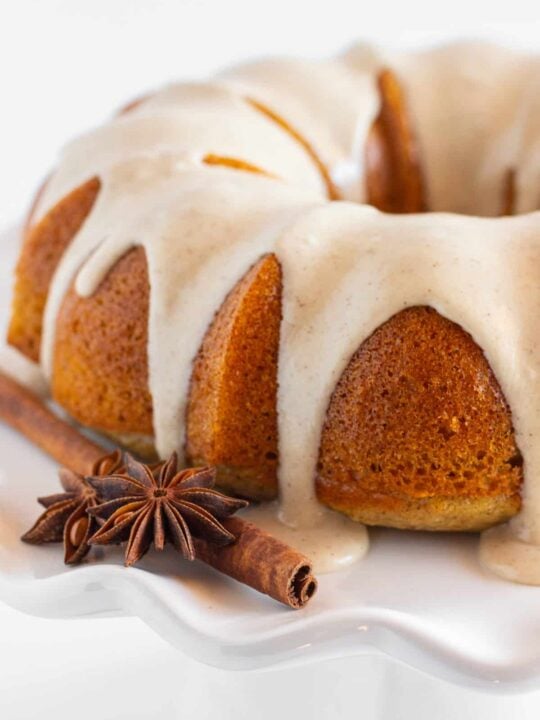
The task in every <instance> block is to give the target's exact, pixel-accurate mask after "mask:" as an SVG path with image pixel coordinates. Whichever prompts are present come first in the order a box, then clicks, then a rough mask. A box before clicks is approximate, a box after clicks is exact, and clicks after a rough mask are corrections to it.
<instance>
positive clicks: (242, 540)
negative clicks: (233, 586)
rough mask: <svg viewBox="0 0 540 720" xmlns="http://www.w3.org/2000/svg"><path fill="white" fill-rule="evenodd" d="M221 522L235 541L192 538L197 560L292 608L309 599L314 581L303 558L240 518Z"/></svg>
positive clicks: (310, 569) (313, 590)
mask: <svg viewBox="0 0 540 720" xmlns="http://www.w3.org/2000/svg"><path fill="white" fill-rule="evenodd" d="M221 522H222V523H223V525H224V526H225V527H226V528H227V530H229V531H230V532H232V534H233V535H234V536H235V537H236V541H235V542H234V543H233V544H232V545H225V546H224V547H223V546H222V547H219V546H218V545H215V544H212V543H207V542H203V541H202V540H197V539H196V540H195V551H196V553H197V558H198V559H199V560H202V561H203V562H205V563H207V564H208V565H211V566H212V567H214V568H216V570H219V571H220V572H222V573H225V575H228V576H229V577H232V578H234V579H235V580H238V581H239V582H241V583H244V584H245V585H249V586H250V587H252V588H255V590H258V591H259V592H262V593H265V594H266V595H270V597H273V598H274V599H275V600H278V601H279V602H282V603H284V604H285V605H289V607H291V608H294V609H298V608H301V607H303V606H304V605H305V604H306V603H307V602H308V600H310V598H311V597H313V595H314V594H315V592H316V590H317V581H316V579H315V577H314V576H313V569H312V567H311V563H310V561H309V560H308V559H307V558H306V557H305V555H302V553H300V552H298V551H297V550H294V548H291V547H289V545H286V544H285V543H284V542H281V540H278V539H277V538H275V537H274V536H273V535H270V534H269V533H267V532H265V531H264V530H262V529H261V528H259V527H257V526H256V525H253V523H250V522H247V521H246V520H242V518H239V517H231V518H227V519H226V520H222V521H221Z"/></svg>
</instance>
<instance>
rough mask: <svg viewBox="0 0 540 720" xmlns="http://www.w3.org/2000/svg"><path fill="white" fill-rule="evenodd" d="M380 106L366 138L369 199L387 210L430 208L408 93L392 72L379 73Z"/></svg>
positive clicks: (373, 203) (396, 211)
mask: <svg viewBox="0 0 540 720" xmlns="http://www.w3.org/2000/svg"><path fill="white" fill-rule="evenodd" d="M378 85H379V95H380V98H381V107H380V110H379V114H378V115H377V117H376V118H375V120H374V122H373V125H372V126H371V129H370V132H369V134H368V137H367V140H366V147H365V150H364V155H365V166H366V192H367V202H368V203H369V204H370V205H373V206H374V207H376V208H378V209H379V210H382V211H383V212H388V213H415V212H424V211H425V210H427V202H426V191H425V186H424V179H423V172H422V167H421V163H420V158H419V154H418V148H417V144H416V138H415V136H414V133H413V130H412V127H411V125H410V119H409V113H408V111H407V104H406V100H405V95H404V93H403V90H402V88H401V86H400V83H399V81H398V79H397V78H396V76H395V75H394V73H393V72H391V71H390V70H383V71H382V72H381V73H380V75H379V77H378Z"/></svg>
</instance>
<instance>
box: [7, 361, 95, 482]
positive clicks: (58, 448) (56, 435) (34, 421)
mask: <svg viewBox="0 0 540 720" xmlns="http://www.w3.org/2000/svg"><path fill="white" fill-rule="evenodd" d="M0 418H2V420H4V421H5V422H6V423H7V424H8V425H11V427H13V428H15V430H18V431H19V432H20V433H21V434H22V435H24V436H25V437H27V438H28V439H29V440H31V441H32V442H33V443H34V444H35V445H37V446H38V447H40V448H41V449H42V450H44V451H45V452H46V453H47V454H48V455H50V456H51V457H53V458H54V459H55V460H56V461H57V462H58V463H59V464H60V465H63V466H64V467H68V468H69V469H70V470H74V471H75V472H78V473H82V474H84V473H87V472H89V471H90V468H91V467H92V465H93V464H94V462H95V461H96V460H97V459H98V458H100V457H101V456H102V455H103V454H104V453H105V452H106V451H105V450H104V449H103V447H101V446H100V445H98V444H97V443H95V442H92V441H91V440H88V438H85V437H84V435H81V433H80V432H78V431H77V430H76V429H75V428H74V427H72V426H71V425H69V424H68V423H67V422H65V421H64V420H61V419H60V418H59V417H58V416H57V415H55V414H54V413H53V412H52V411H51V410H49V408H48V407H47V406H46V405H45V404H44V403H43V402H42V401H41V400H40V399H39V398H38V397H37V396H36V395H34V394H33V393H32V392H30V391H29V390H27V389H26V388H25V387H23V386H22V385H19V383H17V382H15V380H12V379H11V378H9V377H8V376H7V375H4V374H3V373H0Z"/></svg>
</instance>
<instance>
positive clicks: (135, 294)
mask: <svg viewBox="0 0 540 720" xmlns="http://www.w3.org/2000/svg"><path fill="white" fill-rule="evenodd" d="M148 300H149V286H148V272H147V265H146V256H145V253H144V250H143V249H142V248H134V249H133V250H131V251H130V252H128V253H127V254H126V255H124V257H123V258H121V259H120V260H119V262H118V263H117V264H116V265H115V266H114V267H113V268H112V270H111V271H110V272H109V273H108V275H107V276H106V278H105V279H104V281H103V282H102V283H101V284H100V286H99V288H98V289H97V291H96V292H95V293H94V294H93V295H92V296H91V297H89V298H84V297H80V296H79V295H77V293H76V292H75V290H74V289H73V288H71V290H70V291H69V292H68V294H67V295H66V298H65V299H64V302H63V303H62V307H61V309H60V313H59V315H58V319H57V323H56V342H55V349H54V364H53V381H52V393H53V397H54V399H55V400H56V401H57V402H58V403H59V404H60V405H62V407H64V408H65V409H66V410H67V411H68V412H69V413H70V414H71V415H72V416H73V417H74V418H75V419H77V420H79V421H80V422H81V423H83V424H84V425H88V426H90V427H92V428H95V429H98V430H103V431H105V432H108V433H113V434H119V433H120V434H121V433H137V434H148V435H151V434H152V400H151V397H150V393H149V391H148V361H147V354H146V345H147V336H148V328H147V325H148Z"/></svg>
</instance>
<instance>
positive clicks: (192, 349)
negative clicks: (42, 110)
mask: <svg viewBox="0 0 540 720" xmlns="http://www.w3.org/2000/svg"><path fill="white" fill-rule="evenodd" d="M539 81H540V62H539V60H538V58H534V57H528V56H523V55H518V54H516V53H514V52H510V51H506V50H502V49H500V48H496V47H493V46H491V45H483V44H480V45H479V44H472V43H468V44H460V45H453V46H448V47H443V48H439V49H435V50H429V51H424V52H420V53H414V54H394V55H389V54H387V53H381V52H378V51H376V50H373V49H372V48H369V47H365V46H358V47H355V48H353V49H352V50H350V51H348V52H347V53H345V54H344V55H342V56H340V57H338V58H335V59H332V60H327V61H301V60H269V61H262V62H257V63H252V64H247V65H243V66H241V67H238V68H234V69H232V70H230V71H228V72H226V73H224V74H222V75H221V76H219V77H218V78H217V79H216V80H215V81H212V82H209V83H198V84H180V85H173V86H171V87H168V88H165V89H164V90H162V91H160V92H156V93H153V94H149V95H147V96H146V97H144V98H142V99H140V100H138V101H136V102H133V103H130V105H129V106H126V107H125V108H124V110H123V111H122V112H121V113H120V114H118V115H117V116H116V117H115V118H114V119H112V120H111V121H110V122H108V123H107V124H106V125H104V126H103V127H101V128H98V129H97V130H93V131H91V132H90V133H88V134H87V135H85V136H83V137H81V138H79V139H77V140H75V141H74V142H72V143H71V144H69V145H68V146H67V147H66V148H65V149H64V151H63V154H62V156H61V159H60V162H59V164H58V167H57V168H56V169H55V170H54V172H53V173H52V175H51V176H50V177H49V179H48V180H47V181H46V183H45V185H44V187H43V188H42V190H41V191H40V193H39V194H38V197H37V199H36V201H35V203H34V205H33V208H32V210H31V212H30V217H29V219H28V223H27V226H26V229H25V233H24V243H23V247H22V251H21V255H20V259H19V262H18V265H17V269H16V280H15V291H14V298H13V306H12V315H11V323H10V327H9V335H8V342H9V343H10V345H11V346H13V347H14V348H16V349H17V350H18V351H19V352H20V353H22V354H23V355H24V356H26V358H28V361H29V362H30V361H31V362H33V363H39V364H40V366H41V368H42V370H43V373H44V375H45V377H46V379H47V381H48V383H49V386H50V391H51V394H52V397H53V399H54V400H55V401H56V402H57V403H58V404H59V405H60V406H61V407H62V408H64V409H65V410H66V411H67V412H68V413H69V414H70V415H71V416H72V417H73V418H74V419H76V420H77V421H78V422H79V423H81V424H82V425H84V426H87V427H89V428H93V429H95V430H98V431H100V432H102V433H105V434H106V435H109V436H111V437H113V438H114V439H116V440H117V441H119V442H121V443H122V444H124V445H125V446H128V447H130V448H131V449H133V450H135V451H137V452H138V453H140V454H141V455H143V456H152V455H154V454H158V455H160V456H164V455H166V454H167V453H169V452H170V451H172V450H174V449H176V450H178V451H180V452H181V453H182V454H183V457H184V458H185V460H186V462H187V463H190V464H199V463H210V464H212V465H216V466H217V468H218V475H219V482H220V484H221V486H222V487H223V488H225V489H226V490H227V491H229V492H231V493H235V494H239V495H242V496H244V497H248V498H250V499H254V500H261V501H267V500H274V499H275V498H278V497H279V505H278V511H279V517H280V520H281V522H282V530H281V531H280V532H282V533H286V532H288V533H290V534H292V536H293V542H294V544H296V545H300V546H304V547H306V546H307V550H308V551H309V552H310V553H311V554H312V555H315V558H316V559H318V560H319V565H320V566H321V565H322V566H330V565H338V566H339V565H340V564H342V563H344V562H346V561H348V560H350V559H352V558H353V557H354V556H357V555H359V554H361V553H362V552H363V551H364V550H365V549H366V546H367V544H366V543H367V541H366V533H365V530H364V528H363V525H361V524H360V523H362V524H367V525H384V526H390V527H396V528H410V529H421V530H484V529H486V528H491V527H492V526H495V525H498V524H500V523H503V522H505V521H508V520H510V519H511V518H513V519H512V521H511V523H510V524H509V525H508V526H505V527H504V530H502V531H500V530H498V529H497V530H495V531H494V530H491V531H490V532H489V534H486V535H485V536H484V540H483V550H482V553H483V557H484V559H485V561H486V562H487V563H488V564H490V565H491V566H492V567H493V568H495V569H496V570H497V571H498V572H499V573H501V574H505V575H508V576H510V575H512V576H513V577H514V578H516V579H522V580H523V579H525V580H526V581H527V582H539V583H540V559H539V560H538V562H537V561H536V559H535V561H534V563H533V564H534V568H533V570H531V567H532V565H531V563H530V562H529V565H528V566H527V567H528V569H525V561H524V557H525V554H527V553H528V554H527V558H530V557H532V555H531V553H532V554H534V545H535V543H537V542H538V543H540V507H538V505H539V503H540V498H538V499H537V496H539V495H540V485H539V480H537V477H538V476H540V442H539V439H540V391H539V389H537V386H538V377H539V373H540V343H539V342H538V340H539V334H538V331H537V329H536V324H537V323H536V317H537V312H538V307H539V301H540V286H539V284H538V282H537V277H536V276H537V272H538V268H540V214H537V213H535V212H534V211H535V210H537V209H538V207H539V204H540V182H539V180H540V93H538V92H537V84H538V82H539ZM503 215H505V216H508V217H502V216H503ZM473 216H477V217H473ZM524 479H525V486H524V489H523V490H522V482H523V480H524ZM325 506H326V507H325ZM261 507H271V508H272V512H275V508H276V505H275V504H274V503H270V504H268V503H266V504H264V505H262V506H261ZM335 511H338V512H335ZM254 512H255V513H257V517H258V518H259V521H260V522H267V523H270V522H277V521H274V520H272V521H271V520H270V519H269V513H268V511H266V510H261V509H260V508H259V509H256V510H254ZM263 515H264V516H265V517H263ZM514 516H516V517H514ZM265 518H266V519H265ZM353 521H357V522H353ZM503 534H504V537H503ZM527 543H529V544H527ZM509 548H510V549H509ZM523 548H526V549H527V553H525V551H524V550H523ZM531 548H532V549H531ZM520 563H521V565H520ZM510 566H512V569H511V570H510V569H509V568H510Z"/></svg>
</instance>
